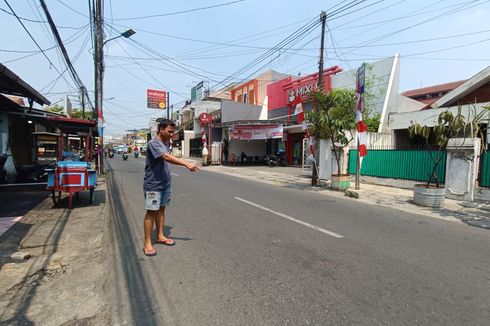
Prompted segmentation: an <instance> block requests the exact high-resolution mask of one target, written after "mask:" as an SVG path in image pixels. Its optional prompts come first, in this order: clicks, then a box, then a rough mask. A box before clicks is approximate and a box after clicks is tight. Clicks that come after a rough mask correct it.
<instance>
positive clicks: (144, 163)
mask: <svg viewBox="0 0 490 326" xmlns="http://www.w3.org/2000/svg"><path fill="white" fill-rule="evenodd" d="M137 162H138V163H141V164H143V165H146V162H141V161H137ZM170 173H171V174H172V175H173V176H174V177H178V176H179V175H178V174H177V173H173V172H170Z"/></svg>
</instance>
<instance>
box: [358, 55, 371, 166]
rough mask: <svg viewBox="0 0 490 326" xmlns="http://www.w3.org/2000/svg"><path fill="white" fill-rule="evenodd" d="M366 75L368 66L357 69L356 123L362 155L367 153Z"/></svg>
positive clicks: (360, 153)
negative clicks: (363, 114)
mask: <svg viewBox="0 0 490 326" xmlns="http://www.w3.org/2000/svg"><path fill="white" fill-rule="evenodd" d="M365 75H366V66H365V64H362V66H361V67H360V68H359V69H358V70H357V82H356V123H357V147H358V150H359V155H360V156H361V157H363V156H366V154H367V144H366V132H367V130H368V127H367V125H366V123H365V122H364V121H363V118H362V113H363V112H364V82H365Z"/></svg>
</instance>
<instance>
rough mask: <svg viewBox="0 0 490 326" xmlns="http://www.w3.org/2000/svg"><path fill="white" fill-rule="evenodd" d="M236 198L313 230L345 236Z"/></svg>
mask: <svg viewBox="0 0 490 326" xmlns="http://www.w3.org/2000/svg"><path fill="white" fill-rule="evenodd" d="M235 199H236V200H239V201H241V202H244V203H245V204H249V205H251V206H254V207H257V208H260V209H262V210H264V211H266V212H269V213H272V214H275V215H277V216H280V217H283V218H285V219H287V220H290V221H293V222H296V223H298V224H301V225H303V226H306V227H309V228H311V229H313V230H317V231H320V232H322V233H325V234H328V235H331V236H332V237H335V238H339V239H340V238H343V237H344V236H342V235H340V234H337V233H335V232H331V231H328V230H325V229H322V228H321V227H318V226H316V225H313V224H310V223H307V222H303V221H301V220H298V219H296V218H294V217H291V216H288V215H286V214H283V213H279V212H276V211H274V210H272V209H270V208H267V207H264V206H261V205H259V204H255V203H252V202H251V201H248V200H245V199H242V198H240V197H235Z"/></svg>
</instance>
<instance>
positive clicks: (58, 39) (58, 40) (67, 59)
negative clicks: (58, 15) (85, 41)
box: [40, 0, 94, 110]
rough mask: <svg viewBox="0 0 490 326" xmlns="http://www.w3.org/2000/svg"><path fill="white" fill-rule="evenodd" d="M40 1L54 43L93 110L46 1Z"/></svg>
mask: <svg viewBox="0 0 490 326" xmlns="http://www.w3.org/2000/svg"><path fill="white" fill-rule="evenodd" d="M40 2H41V6H42V8H43V10H44V13H45V14H46V18H47V19H48V24H49V26H50V27H51V31H52V32H53V35H54V38H55V40H56V43H57V44H58V46H59V47H60V50H61V53H62V55H63V58H64V59H65V62H66V65H67V67H68V71H69V72H70V74H71V76H72V78H73V80H74V81H75V84H77V86H78V88H79V89H80V91H81V92H82V96H84V97H86V98H87V103H88V104H89V106H90V108H91V109H92V110H93V109H94V107H93V105H92V102H91V101H90V98H89V96H88V94H87V92H86V90H87V88H86V87H85V85H84V84H83V82H82V80H81V79H80V76H79V75H78V73H77V71H76V70H75V67H74V66H73V63H72V62H71V60H70V57H69V56H68V52H67V51H66V48H65V45H64V44H63V41H62V40H61V36H60V34H59V33H58V29H57V28H56V25H55V23H54V21H53V18H52V17H51V14H50V13H49V10H48V7H47V6H46V3H45V2H44V0H40Z"/></svg>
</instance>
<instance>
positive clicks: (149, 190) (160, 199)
mask: <svg viewBox="0 0 490 326" xmlns="http://www.w3.org/2000/svg"><path fill="white" fill-rule="evenodd" d="M174 131H175V124H174V123H173V122H172V121H171V120H168V119H163V120H161V121H160V123H159V124H158V133H157V136H156V138H154V139H152V140H151V141H150V142H149V143H148V146H147V150H146V165H145V180H144V184H143V189H144V191H145V201H146V215H145V222H144V230H145V244H144V247H143V252H144V253H145V255H147V256H155V255H156V254H157V252H156V250H155V249H154V248H153V245H152V243H151V232H152V230H153V226H154V225H155V224H156V229H157V243H160V244H164V245H167V246H173V245H175V241H174V240H172V239H169V238H167V237H165V235H164V234H163V225H164V223H165V207H166V206H168V205H169V204H170V195H171V194H172V190H171V174H170V167H169V163H171V164H175V165H182V166H185V167H186V168H187V169H189V171H191V172H195V171H197V170H199V167H198V166H197V165H196V163H190V162H187V161H184V160H181V159H178V158H176V157H175V156H173V155H172V154H171V153H170V149H169V143H168V142H169V140H170V138H171V137H172V135H173V133H174Z"/></svg>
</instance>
